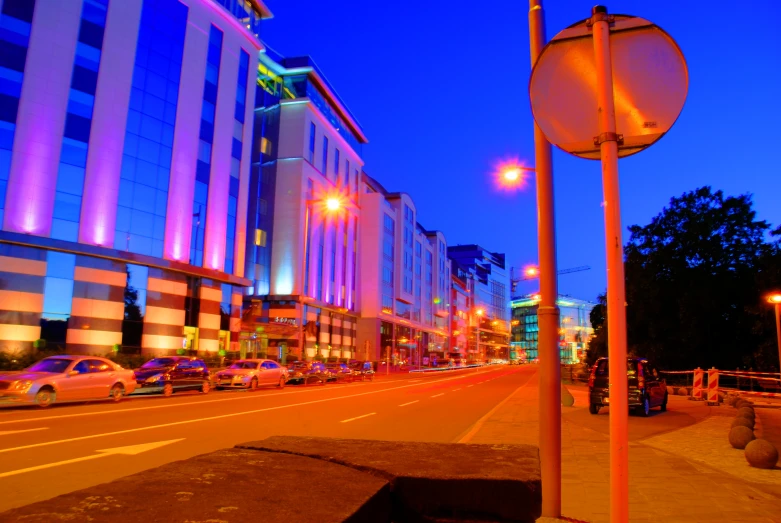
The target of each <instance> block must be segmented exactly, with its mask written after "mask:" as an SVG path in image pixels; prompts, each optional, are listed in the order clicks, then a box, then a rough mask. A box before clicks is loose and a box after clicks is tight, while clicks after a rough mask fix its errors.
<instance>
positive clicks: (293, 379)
mask: <svg viewBox="0 0 781 523" xmlns="http://www.w3.org/2000/svg"><path fill="white" fill-rule="evenodd" d="M287 370H288V380H287V381H288V383H296V384H303V385H308V384H310V383H317V384H319V385H325V382H326V381H327V380H328V372H327V371H326V369H325V364H323V363H320V362H316V361H315V362H307V361H294V362H293V363H291V364H289V365H288V366H287Z"/></svg>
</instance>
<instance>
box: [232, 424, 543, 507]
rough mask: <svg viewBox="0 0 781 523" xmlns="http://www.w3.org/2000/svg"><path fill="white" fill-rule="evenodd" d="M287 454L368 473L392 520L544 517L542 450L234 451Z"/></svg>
mask: <svg viewBox="0 0 781 523" xmlns="http://www.w3.org/2000/svg"><path fill="white" fill-rule="evenodd" d="M238 447H239V448H244V449H257V450H262V451H268V452H280V453H290V454H296V455H301V456H308V457H313V458H317V459H320V460H324V461H329V462H333V463H339V464H342V465H346V466H348V467H352V468H355V469H357V470H361V471H365V472H369V473H370V474H373V475H376V476H379V477H381V478H383V479H385V480H387V481H388V482H390V487H391V497H392V505H393V510H394V513H393V518H394V521H417V520H420V521H423V520H430V519H431V518H434V519H435V520H436V518H443V519H447V518H451V519H455V520H458V519H461V520H485V521H534V520H536V519H537V518H538V517H539V516H540V515H541V513H542V490H541V488H542V486H541V479H540V463H539V450H538V449H537V447H535V446H532V445H473V444H466V445H460V444H450V443H420V442H398V441H373V440H350V439H331V438H306V437H283V436H274V437H271V438H268V439H265V440H262V441H257V442H251V443H245V444H242V445H239V446H238Z"/></svg>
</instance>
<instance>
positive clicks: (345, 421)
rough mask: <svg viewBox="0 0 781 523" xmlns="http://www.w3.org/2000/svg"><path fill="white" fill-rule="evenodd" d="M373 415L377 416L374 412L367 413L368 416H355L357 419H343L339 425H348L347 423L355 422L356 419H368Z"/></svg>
mask: <svg viewBox="0 0 781 523" xmlns="http://www.w3.org/2000/svg"><path fill="white" fill-rule="evenodd" d="M375 414H377V413H376V412H371V413H369V414H364V415H363V416H357V417H355V418H350V419H345V420H342V421H340V422H339V423H349V422H351V421H355V420H357V419H361V418H368V417H369V416H374V415H375Z"/></svg>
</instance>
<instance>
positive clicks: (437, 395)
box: [431, 392, 445, 398]
mask: <svg viewBox="0 0 781 523" xmlns="http://www.w3.org/2000/svg"><path fill="white" fill-rule="evenodd" d="M444 395H445V393H444V392H441V393H439V394H434V395H433V396H431V397H432V398H438V397H440V396H444Z"/></svg>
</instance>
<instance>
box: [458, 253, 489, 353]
mask: <svg viewBox="0 0 781 523" xmlns="http://www.w3.org/2000/svg"><path fill="white" fill-rule="evenodd" d="M451 264H452V262H451ZM452 265H453V267H452V275H451V296H450V339H451V341H450V347H451V352H452V353H456V354H460V355H461V356H462V358H463V359H466V360H467V361H477V360H483V359H485V357H484V356H485V355H484V354H483V356H482V357H480V356H478V351H477V350H476V347H475V343H474V340H475V328H476V327H477V318H478V316H477V315H476V314H475V306H474V280H473V279H472V278H471V277H470V275H469V274H468V273H466V272H465V271H464V270H463V269H462V268H460V267H459V266H458V265H456V264H452ZM470 339H471V340H472V341H471V343H470Z"/></svg>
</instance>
